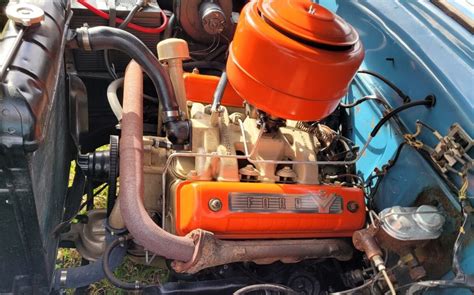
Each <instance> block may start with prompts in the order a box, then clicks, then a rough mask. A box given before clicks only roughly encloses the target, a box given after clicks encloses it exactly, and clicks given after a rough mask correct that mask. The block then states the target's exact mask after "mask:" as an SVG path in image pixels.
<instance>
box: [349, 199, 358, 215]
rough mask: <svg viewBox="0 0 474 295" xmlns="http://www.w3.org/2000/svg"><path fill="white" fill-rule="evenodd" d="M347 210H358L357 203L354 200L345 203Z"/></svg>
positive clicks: (353, 211)
mask: <svg viewBox="0 0 474 295" xmlns="http://www.w3.org/2000/svg"><path fill="white" fill-rule="evenodd" d="M347 210H349V212H352V213H355V212H357V211H358V210H359V204H357V203H356V202H354V201H350V202H348V203H347Z"/></svg>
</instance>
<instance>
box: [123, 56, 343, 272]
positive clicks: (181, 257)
mask: <svg viewBox="0 0 474 295" xmlns="http://www.w3.org/2000/svg"><path fill="white" fill-rule="evenodd" d="M121 127H122V136H121V139H120V198H119V202H120V212H121V214H122V217H123V220H124V221H125V225H126V227H127V229H128V230H129V232H130V233H131V234H132V235H133V238H134V239H135V241H136V242H137V243H139V244H140V245H142V246H143V247H145V249H147V250H150V251H152V252H154V253H156V254H157V255H159V256H163V257H165V258H168V259H173V260H175V261H174V262H173V264H172V265H173V268H174V269H175V270H176V271H178V272H189V273H195V272H197V271H199V270H202V269H205V268H209V267H212V266H217V265H222V264H227V263H232V262H242V261H255V262H262V263H269V262H273V261H279V260H281V261H283V262H296V261H300V260H304V259H309V258H336V259H338V260H349V259H350V258H351V257H352V248H351V246H350V245H349V243H347V242H346V241H344V240H342V239H306V240H268V241H267V240H263V241H258V240H253V241H223V240H219V239H217V238H216V237H215V236H214V235H213V234H212V233H210V232H207V231H204V230H201V229H197V230H194V231H192V232H191V233H190V234H189V235H188V236H186V237H178V236H175V235H172V234H170V233H168V232H166V231H164V230H163V229H162V228H160V227H159V226H158V225H157V224H156V223H155V222H154V221H153V220H152V219H151V218H150V216H149V215H148V212H147V211H146V209H145V206H144V204H143V201H144V200H143V195H144V179H143V178H144V175H143V137H142V136H143V73H142V70H141V68H140V66H139V65H138V64H137V63H136V62H134V61H132V62H131V63H130V64H129V65H128V67H127V70H126V72H125V84H124V97H123V115H122V126H121Z"/></svg>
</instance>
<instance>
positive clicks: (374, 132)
mask: <svg viewBox="0 0 474 295" xmlns="http://www.w3.org/2000/svg"><path fill="white" fill-rule="evenodd" d="M435 103H436V99H435V97H434V95H428V96H427V97H426V98H425V99H424V100H418V101H413V102H409V103H406V104H404V105H401V106H399V107H398V108H396V109H394V110H392V111H391V112H390V113H388V114H386V115H385V116H384V117H383V118H382V119H381V120H380V121H379V122H378V123H377V125H375V127H374V129H373V130H372V132H371V133H370V136H371V137H375V135H377V133H378V132H379V130H380V128H382V126H383V125H384V124H385V123H386V122H387V121H388V120H390V118H392V117H393V116H395V115H396V114H398V113H400V112H401V111H404V110H406V109H409V108H412V107H416V106H422V105H424V106H426V107H428V108H430V107H432V106H434V105H435Z"/></svg>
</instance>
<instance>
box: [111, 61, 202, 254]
mask: <svg viewBox="0 0 474 295" xmlns="http://www.w3.org/2000/svg"><path fill="white" fill-rule="evenodd" d="M121 127H122V135H121V138H120V180H119V181H120V197H119V202H120V212H121V213H122V217H123V220H124V221H125V225H126V226H127V229H128V230H129V232H130V233H131V234H132V235H133V237H134V239H135V241H136V242H137V243H138V244H140V245H142V246H143V247H144V248H145V249H147V250H149V251H152V252H154V253H156V254H158V255H160V256H164V257H165V258H168V259H175V260H179V261H189V260H191V258H192V257H193V253H194V243H193V240H192V239H190V238H186V237H178V236H175V235H172V234H170V233H168V232H166V231H164V230H163V229H162V228H160V227H159V226H158V225H157V224H156V223H155V222H154V221H153V220H152V219H151V218H150V216H149V215H148V212H147V211H146V209H145V206H144V204H143V202H144V200H143V194H144V180H143V178H144V176H143V73H142V69H141V68H140V66H139V65H138V64H137V63H136V62H135V61H132V62H130V64H129V65H128V67H127V69H126V71H125V84H124V90H123V114H122V126H121Z"/></svg>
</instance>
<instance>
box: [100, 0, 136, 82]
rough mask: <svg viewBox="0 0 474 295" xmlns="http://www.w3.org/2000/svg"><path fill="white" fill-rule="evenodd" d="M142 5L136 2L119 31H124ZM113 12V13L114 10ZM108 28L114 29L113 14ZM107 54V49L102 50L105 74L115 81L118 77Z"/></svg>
mask: <svg viewBox="0 0 474 295" xmlns="http://www.w3.org/2000/svg"><path fill="white" fill-rule="evenodd" d="M143 5H144V2H143V1H139V2H137V3H136V4H135V6H134V7H133V8H132V10H130V12H129V13H128V15H127V17H126V18H125V20H124V21H123V22H122V23H121V24H120V26H119V29H125V28H126V27H127V26H128V24H129V23H130V22H131V21H132V20H133V18H134V17H135V15H136V14H137V12H139V11H140V9H141V8H142V7H143ZM113 11H114V12H115V9H114V10H113ZM109 26H111V27H115V13H114V14H113V15H111V17H110V19H109ZM109 53H110V51H109V50H107V49H105V50H104V63H105V67H106V69H107V72H108V73H109V75H110V77H112V79H114V80H116V79H118V75H117V73H116V72H115V69H114V67H113V66H112V63H111V61H110V54H109Z"/></svg>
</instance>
